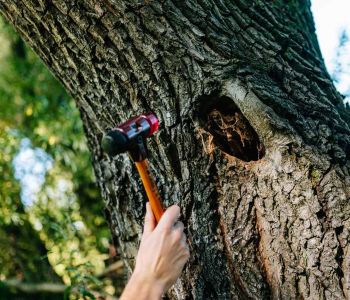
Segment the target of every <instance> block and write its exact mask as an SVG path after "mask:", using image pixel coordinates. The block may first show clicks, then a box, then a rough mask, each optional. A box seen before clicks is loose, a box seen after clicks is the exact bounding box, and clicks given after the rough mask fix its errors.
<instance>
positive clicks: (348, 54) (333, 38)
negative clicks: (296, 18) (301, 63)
mask: <svg viewBox="0 0 350 300" xmlns="http://www.w3.org/2000/svg"><path fill="white" fill-rule="evenodd" d="M311 3H312V7H311V9H312V13H313V15H314V20H315V25H316V33H317V37H318V42H319V44H320V48H321V52H322V55H323V58H324V60H325V63H326V66H327V69H328V72H329V73H330V74H331V75H332V74H333V73H334V70H335V67H336V64H335V62H336V59H335V58H336V56H337V55H336V54H337V48H338V45H339V38H340V35H341V33H342V32H343V31H344V30H345V31H346V32H347V34H348V36H349V37H350V0H332V1H330V0H312V1H311ZM340 54H341V55H340V63H341V65H342V66H343V71H345V72H342V73H343V74H342V75H340V76H339V82H335V85H336V87H337V89H338V91H339V92H341V93H343V94H345V93H349V94H350V42H347V43H346V46H345V48H344V49H343V50H342V52H341V53H340ZM349 98H350V97H348V102H349V100H350V99H349Z"/></svg>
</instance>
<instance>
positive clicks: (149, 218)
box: [143, 202, 156, 235]
mask: <svg viewBox="0 0 350 300" xmlns="http://www.w3.org/2000/svg"><path fill="white" fill-rule="evenodd" d="M155 227H156V219H155V218H154V214H153V211H152V209H151V205H150V204H149V202H147V203H146V215H145V225H144V227H143V234H144V235H148V234H150V233H151V232H152V231H153V230H154V228H155Z"/></svg>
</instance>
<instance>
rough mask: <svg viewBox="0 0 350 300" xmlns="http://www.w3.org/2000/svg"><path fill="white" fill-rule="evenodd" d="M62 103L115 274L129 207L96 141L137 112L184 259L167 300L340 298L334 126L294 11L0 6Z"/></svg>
mask: <svg viewBox="0 0 350 300" xmlns="http://www.w3.org/2000/svg"><path fill="white" fill-rule="evenodd" d="M0 8H1V10H2V12H3V14H4V15H5V17H6V18H8V19H9V20H10V21H11V22H12V23H13V24H14V25H15V27H16V28H17V30H18V31H19V32H20V33H21V35H22V36H23V37H24V38H25V40H26V41H27V42H28V43H29V45H31V47H32V48H33V49H34V50H35V51H36V52H37V53H38V54H39V55H40V57H41V58H42V59H43V60H44V61H45V63H46V64H47V65H48V66H49V67H50V68H51V70H52V71H53V72H54V74H56V76H57V77H58V78H59V79H60V80H61V81H62V82H63V84H64V85H65V87H66V88H67V89H68V90H69V91H70V93H71V94H72V95H73V96H74V98H75V100H76V103H77V106H78V108H79V109H80V111H81V117H82V119H83V122H84V126H85V132H86V135H87V138H88V143H89V147H90V149H91V152H92V155H93V164H94V169H95V173H96V176H97V180H98V183H99V185H100V187H101V191H102V194H103V198H104V200H105V203H106V215H107V218H108V220H109V223H110V227H111V230H112V234H113V236H114V237H115V240H116V242H117V243H118V247H119V250H120V251H121V252H122V253H123V256H124V260H125V263H126V265H127V267H128V269H129V270H131V269H132V267H133V264H134V257H135V254H136V251H137V246H138V241H139V238H140V235H141V231H142V223H143V215H144V206H145V199H146V197H145V193H144V191H143V188H142V186H141V183H140V179H139V178H138V176H137V174H136V169H135V167H134V166H133V164H132V162H130V160H129V158H128V157H127V155H120V156H118V157H115V158H114V159H111V158H109V157H108V156H107V155H106V154H104V153H103V152H102V150H101V145H100V142H101V138H102V135H103V133H104V132H106V131H107V130H109V129H111V128H113V127H114V126H116V125H117V124H118V123H120V122H121V121H123V120H126V119H128V118H129V117H131V116H133V115H136V114H139V113H143V112H147V111H153V112H154V113H155V114H156V115H157V116H158V118H159V119H160V123H161V127H160V131H159V133H158V134H156V137H155V138H154V139H152V140H151V141H150V142H149V150H150V154H151V159H150V160H151V165H152V168H153V170H154V171H155V173H156V176H157V183H158V186H159V189H160V193H161V195H162V197H163V199H164V202H165V204H166V205H170V204H173V203H177V204H179V205H180V206H181V208H182V220H183V222H184V223H185V226H186V230H187V234H188V240H189V244H190V248H191V258H190V261H189V263H188V264H187V266H186V268H185V271H184V272H183V275H182V277H181V278H180V279H179V280H178V281H177V283H176V285H175V286H174V287H173V288H172V289H171V290H170V291H169V293H168V298H169V299H266V298H273V299H295V298H301V299H325V298H327V299H349V298H350V247H349V228H350V202H349V200H350V175H349V171H350V162H349V161H350V128H349V123H350V112H349V110H347V109H345V107H344V105H343V103H342V96H341V95H340V94H339V93H338V92H337V91H336V90H335V88H334V86H333V84H332V82H331V79H330V77H329V75H328V74H327V72H326V69H325V66H324V63H323V61H322V57H321V54H320V50H319V47H318V44H317V39H316V35H315V29H314V24H313V19H312V15H311V12H310V3H309V1H302V0H293V1H282V0H276V1H265V2H264V1H248V0H236V1H227V0H222V1H211V0H198V1H195V0H187V1H177V0H174V1H170V0H169V1H168V0H166V1H152V0H149V1H142V0H138V1H135V0H128V1H122V0H100V1H98V0H85V1H71V0H69V1H68V0H67V1H59V0H53V1H45V0H32V1H29V0H22V1H20V0H12V1H5V0H0Z"/></svg>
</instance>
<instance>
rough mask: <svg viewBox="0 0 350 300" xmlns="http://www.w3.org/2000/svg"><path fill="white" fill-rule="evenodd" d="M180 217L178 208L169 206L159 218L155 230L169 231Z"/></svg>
mask: <svg viewBox="0 0 350 300" xmlns="http://www.w3.org/2000/svg"><path fill="white" fill-rule="evenodd" d="M179 217H180V207H179V206H178V205H172V206H170V207H169V208H168V209H167V210H166V211H165V212H164V214H163V216H162V217H161V219H160V221H159V224H158V226H157V228H159V229H171V228H172V227H173V226H174V224H175V223H176V221H177V219H178V218H179Z"/></svg>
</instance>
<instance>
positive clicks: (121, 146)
mask: <svg viewBox="0 0 350 300" xmlns="http://www.w3.org/2000/svg"><path fill="white" fill-rule="evenodd" d="M158 127H159V123H158V120H157V118H156V116H155V115H154V114H152V113H148V114H145V115H140V116H136V117H133V118H130V119H129V120H127V121H126V122H124V123H122V124H120V125H119V126H117V127H116V128H114V129H112V130H111V131H109V132H107V134H106V135H105V136H104V137H103V138H102V148H103V149H104V150H105V151H106V152H107V153H108V154H109V155H110V156H115V155H117V154H120V153H124V152H129V155H130V157H131V158H132V160H133V161H134V162H135V165H136V168H137V170H138V172H139V174H140V177H141V180H142V183H143V186H144V188H145V190H146V194H147V197H148V199H149V202H150V204H151V208H152V211H153V213H154V216H155V217H156V220H157V223H158V222H159V220H160V218H161V216H162V214H163V212H164V209H163V204H162V201H161V198H160V195H159V193H158V189H157V185H156V183H155V181H154V179H153V177H152V173H151V170H150V167H149V164H148V160H147V147H146V139H147V138H148V137H150V136H152V135H153V133H154V132H156V131H157V130H158Z"/></svg>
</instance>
